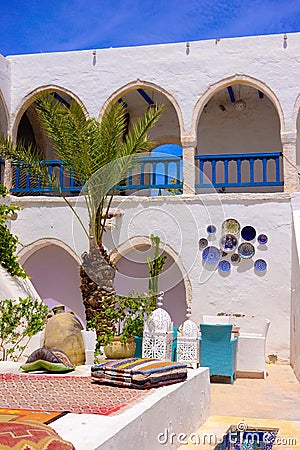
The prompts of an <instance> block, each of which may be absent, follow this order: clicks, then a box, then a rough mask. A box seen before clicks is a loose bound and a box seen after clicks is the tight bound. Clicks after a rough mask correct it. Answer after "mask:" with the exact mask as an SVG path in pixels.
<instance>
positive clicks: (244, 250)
mask: <svg viewBox="0 0 300 450" xmlns="http://www.w3.org/2000/svg"><path fill="white" fill-rule="evenodd" d="M238 254H239V255H240V257H241V258H243V259H249V258H252V256H254V255H255V248H254V247H253V245H252V244H251V243H250V242H243V243H242V244H240V245H239V247H238Z"/></svg>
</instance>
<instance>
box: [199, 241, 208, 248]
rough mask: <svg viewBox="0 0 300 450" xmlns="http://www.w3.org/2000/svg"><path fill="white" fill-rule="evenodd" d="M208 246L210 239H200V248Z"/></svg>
mask: <svg viewBox="0 0 300 450" xmlns="http://www.w3.org/2000/svg"><path fill="white" fill-rule="evenodd" d="M207 246H208V240H207V239H205V238H201V239H199V250H203V249H204V248H205V247H207Z"/></svg>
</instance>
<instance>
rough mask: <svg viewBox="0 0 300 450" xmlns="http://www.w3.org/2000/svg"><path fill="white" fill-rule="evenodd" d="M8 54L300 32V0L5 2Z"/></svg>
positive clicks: (0, 32)
mask: <svg viewBox="0 0 300 450" xmlns="http://www.w3.org/2000/svg"><path fill="white" fill-rule="evenodd" d="M0 6H1V13H0V14H1V27H0V53H2V54H3V55H4V56H6V55H14V54H23V53H39V52H44V53H45V52H55V51H71V50H84V49H93V48H105V47H124V46H132V45H147V44H158V43H167V42H181V41H194V40H201V39H215V38H224V37H236V36H248V35H260V34H273V33H291V32H295V31H300V30H299V28H300V0H253V1H251V0H248V1H247V0H219V1H217V0H216V1H213V0H0Z"/></svg>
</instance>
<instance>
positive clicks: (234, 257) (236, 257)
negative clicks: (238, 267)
mask: <svg viewBox="0 0 300 450" xmlns="http://www.w3.org/2000/svg"><path fill="white" fill-rule="evenodd" d="M230 259H231V261H232V262H237V263H239V262H240V260H241V257H240V255H238V254H237V253H233V254H232V255H231V258H230Z"/></svg>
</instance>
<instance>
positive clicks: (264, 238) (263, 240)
mask: <svg viewBox="0 0 300 450" xmlns="http://www.w3.org/2000/svg"><path fill="white" fill-rule="evenodd" d="M257 241H258V243H259V244H262V245H264V244H266V243H267V242H268V236H267V235H266V234H260V235H259V236H257Z"/></svg>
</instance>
